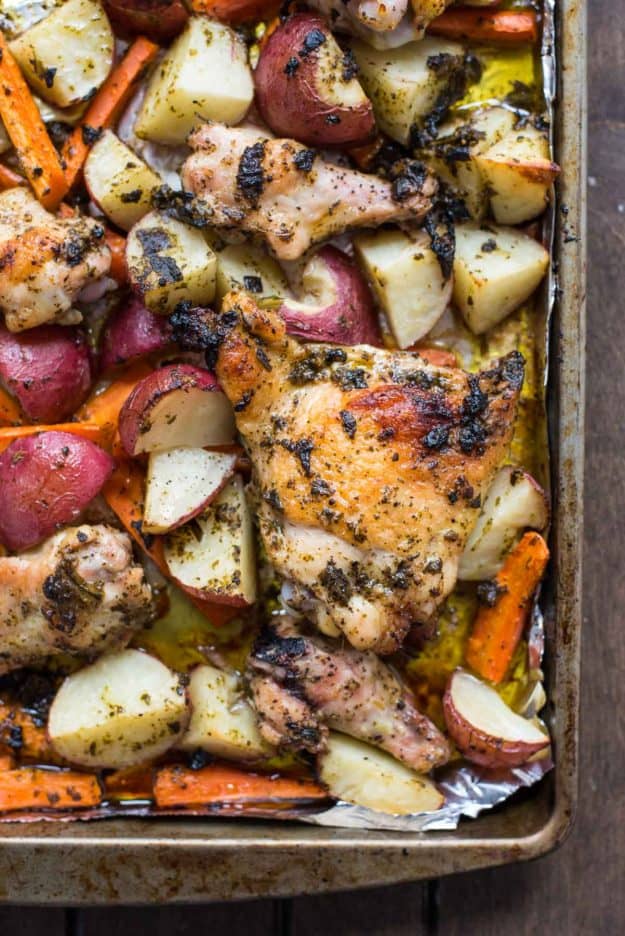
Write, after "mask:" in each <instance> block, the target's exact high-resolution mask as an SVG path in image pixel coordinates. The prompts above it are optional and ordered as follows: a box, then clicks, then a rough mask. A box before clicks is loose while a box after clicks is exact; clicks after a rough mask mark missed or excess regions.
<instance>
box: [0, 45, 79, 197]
mask: <svg viewBox="0 0 625 936" xmlns="http://www.w3.org/2000/svg"><path fill="white" fill-rule="evenodd" d="M0 117H2V120H3V122H4V126H5V128H6V131H7V133H8V135H9V139H10V140H11V143H12V144H13V146H14V147H15V149H16V151H17V155H18V156H19V158H20V162H21V165H22V169H23V170H24V172H25V174H26V178H27V179H28V181H29V182H30V184H31V186H32V188H33V190H34V192H35V195H36V196H37V198H38V199H39V201H40V202H41V204H42V205H43V206H44V207H45V208H49V209H50V210H54V209H55V208H56V207H57V205H58V204H59V202H60V201H61V199H62V198H63V197H64V196H65V193H66V192H67V185H66V183H65V175H64V173H63V169H62V168H61V163H60V161H59V157H58V154H57V151H56V150H55V148H54V145H53V143H52V140H51V139H50V137H49V136H48V131H47V130H46V127H45V124H44V122H43V120H42V118H41V114H40V113H39V108H38V107H37V105H36V104H35V100H34V98H33V96H32V94H31V93H30V89H29V87H28V85H27V84H26V81H25V80H24V77H23V75H22V73H21V71H20V68H19V65H18V64H17V62H16V61H15V59H14V58H13V55H12V53H11V50H10V49H9V44H8V42H7V41H6V39H5V37H4V35H3V34H2V33H0Z"/></svg>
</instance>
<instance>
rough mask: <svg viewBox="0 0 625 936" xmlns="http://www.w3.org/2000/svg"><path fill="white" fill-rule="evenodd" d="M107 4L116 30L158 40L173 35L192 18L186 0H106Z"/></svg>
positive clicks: (164, 39)
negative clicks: (184, 1) (183, 0)
mask: <svg viewBox="0 0 625 936" xmlns="http://www.w3.org/2000/svg"><path fill="white" fill-rule="evenodd" d="M104 8H105V9H106V12H107V13H108V15H109V17H110V20H111V23H112V24H113V27H114V28H115V31H116V32H119V33H121V34H122V35H125V36H137V35H142V36H147V37H148V39H153V40H154V42H163V41H166V40H168V39H173V37H174V36H177V35H178V33H179V32H181V31H182V29H183V27H184V24H185V23H186V22H187V20H188V19H189V11H188V9H187V5H186V4H184V3H183V2H182V0H104Z"/></svg>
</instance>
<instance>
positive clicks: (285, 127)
mask: <svg viewBox="0 0 625 936" xmlns="http://www.w3.org/2000/svg"><path fill="white" fill-rule="evenodd" d="M313 31H315V33H320V34H322V35H324V36H325V37H327V38H326V42H332V43H335V40H334V38H333V36H332V33H331V32H330V30H329V29H328V26H327V24H326V22H325V20H323V19H322V18H321V17H319V16H315V15H314V14H312V13H298V14H296V15H295V16H291V17H290V18H289V19H288V20H287V21H286V22H285V23H283V24H282V25H281V26H279V27H278V28H277V29H276V30H275V31H274V32H273V33H272V34H271V36H270V37H269V39H268V40H267V42H266V44H265V45H264V47H263V49H262V52H261V55H260V59H259V62H258V66H257V68H256V72H255V74H254V84H255V87H256V103H257V105H258V109H259V111H260V113H261V115H262V117H263V119H264V121H265V123H266V124H267V125H268V126H269V127H270V128H271V129H272V130H273V132H274V133H275V134H277V136H283V137H294V138H295V139H296V140H299V141H300V142H301V143H305V144H307V145H309V146H355V145H359V144H363V143H366V142H367V140H369V139H371V137H372V136H373V135H374V134H375V118H374V116H373V107H372V105H371V102H370V101H366V102H363V103H362V104H360V105H358V106H357V107H350V106H347V105H346V106H345V107H341V106H340V105H337V104H333V103H329V102H327V101H325V100H324V98H323V93H324V92H323V84H322V80H318V77H319V78H320V79H321V78H322V70H321V66H320V58H319V52H318V51H316V50H314V49H313V51H310V52H308V53H306V52H305V49H306V45H305V43H306V40H307V37H309V36H310V35H311V34H312V33H313ZM302 51H304V54H302ZM346 64H349V63H346ZM339 68H341V70H342V68H343V65H342V64H341V65H340V66H339Z"/></svg>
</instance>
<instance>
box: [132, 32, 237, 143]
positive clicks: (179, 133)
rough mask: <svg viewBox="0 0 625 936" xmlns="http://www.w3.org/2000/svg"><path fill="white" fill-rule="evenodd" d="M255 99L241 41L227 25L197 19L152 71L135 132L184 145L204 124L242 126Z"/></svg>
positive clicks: (145, 136) (142, 135) (159, 141)
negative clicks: (208, 122) (208, 121)
mask: <svg viewBox="0 0 625 936" xmlns="http://www.w3.org/2000/svg"><path fill="white" fill-rule="evenodd" d="M253 98H254V82H253V80H252V72H251V69H250V67H249V64H248V61H247V49H246V46H245V43H244V42H243V40H242V39H240V38H239V36H237V34H236V33H235V32H234V31H233V30H232V29H230V27H229V26H225V25H224V24H223V23H218V22H217V21H216V20H210V19H207V18H206V17H203V16H193V17H191V19H190V20H189V22H188V23H187V25H186V27H185V29H184V30H183V32H182V33H181V35H180V36H179V37H178V38H177V39H176V41H175V42H174V44H173V45H172V47H171V49H170V50H169V52H168V53H167V55H166V56H165V58H164V59H163V61H162V62H161V64H160V65H159V66H158V67H157V69H156V71H155V72H154V74H153V76H152V79H151V81H150V84H149V86H148V90H147V92H146V95H145V99H144V101H143V105H142V107H141V110H140V111H139V116H138V117H137V121H136V123H135V132H136V134H137V136H139V137H143V138H144V139H146V140H154V141H155V142H156V143H170V144H176V143H184V142H185V140H186V139H187V136H188V135H189V133H190V132H191V130H192V128H193V126H194V125H195V124H196V123H198V121H200V120H216V121H219V123H225V124H237V123H239V121H240V120H242V119H243V117H244V116H245V114H246V112H247V110H248V108H249V106H250V104H251V103H252V100H253Z"/></svg>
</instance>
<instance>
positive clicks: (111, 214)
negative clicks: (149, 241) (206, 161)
mask: <svg viewBox="0 0 625 936" xmlns="http://www.w3.org/2000/svg"><path fill="white" fill-rule="evenodd" d="M85 183H86V185H87V188H88V190H89V194H90V195H91V197H92V199H93V200H94V202H95V203H96V204H97V205H98V206H99V207H100V208H101V209H102V211H103V212H104V214H105V215H106V216H107V218H109V219H110V220H111V221H112V222H113V223H114V224H117V225H118V227H120V228H123V229H124V231H129V230H130V228H131V227H132V226H133V224H136V223H137V221H140V220H141V218H142V217H143V216H144V215H145V214H147V213H148V211H149V210H150V208H151V202H150V195H151V193H152V189H154V188H156V187H157V186H159V185H161V184H162V179H161V177H160V176H159V175H157V174H156V172H154V170H153V169H150V167H149V166H148V165H147V163H144V162H143V160H142V159H141V158H140V157H139V156H137V155H136V154H135V153H133V151H132V150H131V149H130V147H129V146H126V144H125V143H122V141H121V140H120V139H119V137H116V136H115V134H114V133H112V131H111V130H105V131H104V133H103V134H102V136H101V137H100V139H99V140H98V141H97V142H96V143H95V144H94V146H93V147H92V149H91V152H90V153H89V156H88V157H87V161H86V163H85Z"/></svg>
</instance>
